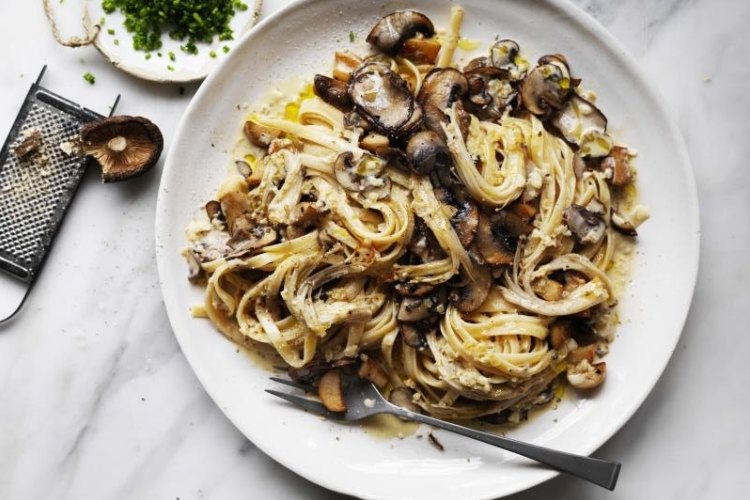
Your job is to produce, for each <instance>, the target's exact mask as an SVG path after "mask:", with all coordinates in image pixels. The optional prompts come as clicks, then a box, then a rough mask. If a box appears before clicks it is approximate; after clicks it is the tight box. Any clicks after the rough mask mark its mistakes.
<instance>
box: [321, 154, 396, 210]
mask: <svg viewBox="0 0 750 500" xmlns="http://www.w3.org/2000/svg"><path fill="white" fill-rule="evenodd" d="M353 158H354V155H353V154H352V153H351V152H349V151H345V152H343V153H341V154H340V155H338V157H336V161H335V162H334V164H333V173H334V175H335V177H336V180H337V181H338V182H339V184H341V186H342V187H343V188H344V189H346V190H348V191H353V192H356V193H362V194H363V195H365V196H367V197H375V198H376V199H378V200H381V199H383V198H386V197H387V196H389V195H390V192H391V180H390V179H389V178H388V176H386V175H382V174H383V170H384V169H385V167H386V162H385V161H383V160H382V159H380V158H378V157H376V156H372V155H369V154H364V155H362V158H360V160H359V161H358V162H357V163H356V164H355V163H354V162H353Z"/></svg>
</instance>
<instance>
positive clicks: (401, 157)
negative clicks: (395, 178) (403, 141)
mask: <svg viewBox="0 0 750 500" xmlns="http://www.w3.org/2000/svg"><path fill="white" fill-rule="evenodd" d="M375 156H377V157H378V158H380V159H382V160H385V163H386V164H387V165H388V166H390V167H396V168H398V169H400V170H403V171H405V172H408V171H409V170H411V169H412V167H411V164H410V163H409V158H407V156H406V153H404V151H403V150H402V149H400V148H392V147H390V146H385V147H381V148H377V149H376V150H375Z"/></svg>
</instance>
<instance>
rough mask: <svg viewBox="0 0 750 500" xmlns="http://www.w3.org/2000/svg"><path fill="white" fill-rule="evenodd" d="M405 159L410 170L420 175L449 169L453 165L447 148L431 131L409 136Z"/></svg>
mask: <svg viewBox="0 0 750 500" xmlns="http://www.w3.org/2000/svg"><path fill="white" fill-rule="evenodd" d="M406 157H407V159H408V161H409V164H410V165H411V166H412V168H413V169H414V170H415V171H416V172H418V173H420V174H429V173H430V172H432V171H433V170H439V169H449V168H450V167H451V166H452V165H453V158H452V157H451V152H450V150H449V149H448V146H446V145H445V143H444V142H443V140H442V139H441V138H440V136H439V135H438V134H436V133H435V132H433V131H432V130H423V131H421V132H417V133H416V134H414V135H412V136H411V138H410V139H409V142H408V143H407V144H406Z"/></svg>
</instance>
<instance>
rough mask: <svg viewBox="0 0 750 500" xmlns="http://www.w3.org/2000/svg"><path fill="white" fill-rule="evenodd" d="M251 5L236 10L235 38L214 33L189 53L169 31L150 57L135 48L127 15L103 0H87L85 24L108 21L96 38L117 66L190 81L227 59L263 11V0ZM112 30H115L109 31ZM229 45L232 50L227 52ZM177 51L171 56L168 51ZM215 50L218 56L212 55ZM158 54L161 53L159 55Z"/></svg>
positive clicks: (173, 80) (148, 77)
mask: <svg viewBox="0 0 750 500" xmlns="http://www.w3.org/2000/svg"><path fill="white" fill-rule="evenodd" d="M245 3H246V4H247V6H248V8H247V10H244V11H237V12H235V15H234V17H233V18H232V20H231V21H230V23H229V26H230V27H231V28H232V31H233V33H234V40H226V41H220V40H219V39H218V37H214V40H213V42H211V43H205V42H198V43H196V46H197V47H198V53H197V54H187V53H185V52H183V51H182V50H181V49H180V45H184V44H185V42H186V40H182V41H180V40H172V39H171V38H169V36H168V35H166V34H164V35H162V37H161V40H162V44H163V46H162V48H161V49H159V50H158V51H153V52H151V55H150V57H149V58H148V59H147V58H146V57H147V56H146V52H144V51H142V50H135V49H134V48H133V35H132V34H131V33H128V32H127V31H126V30H125V26H124V25H123V22H124V21H125V15H124V14H123V13H122V12H120V10H116V11H114V12H112V13H111V14H107V13H105V12H104V10H103V9H102V2H101V0H86V5H85V11H84V26H87V27H89V28H87V29H91V28H90V27H91V26H93V25H94V24H97V23H99V20H100V19H102V18H104V20H105V22H104V25H103V26H102V28H101V31H100V32H99V35H98V36H97V37H96V40H94V45H95V46H96V48H97V49H98V50H99V52H101V53H102V54H103V55H104V57H106V58H107V59H109V61H110V62H111V63H112V64H114V65H115V66H116V67H117V68H119V69H121V70H123V71H125V72H126V73H130V74H131V75H133V76H136V77H138V78H142V79H144V80H152V81H156V82H165V83H166V82H168V83H177V82H191V81H196V80H202V79H204V78H205V77H206V75H208V73H209V72H210V71H211V70H212V69H213V68H214V67H215V66H216V65H217V64H218V63H219V62H220V61H222V60H223V59H226V58H227V57H228V56H229V55H228V54H229V52H231V51H232V50H233V49H234V47H235V46H237V43H238V42H239V40H240V39H241V37H242V35H243V34H244V33H245V32H246V31H247V30H249V29H250V28H251V27H252V26H253V25H254V24H255V22H256V20H257V18H258V15H259V13H260V6H261V0H246V1H245ZM109 30H114V33H110V32H109ZM224 47H228V49H229V52H225V51H224V50H225V49H224ZM170 52H171V53H173V54H174V56H175V57H174V60H171V59H170V57H169V53H170ZM212 52H213V54H214V56H215V57H212V56H211V53H212ZM157 54H161V57H159V56H158V55H157Z"/></svg>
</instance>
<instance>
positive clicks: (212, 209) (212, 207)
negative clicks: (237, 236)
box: [205, 200, 226, 222]
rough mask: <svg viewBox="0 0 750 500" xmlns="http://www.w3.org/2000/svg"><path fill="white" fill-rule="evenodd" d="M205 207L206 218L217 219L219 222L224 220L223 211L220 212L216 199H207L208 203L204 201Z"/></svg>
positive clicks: (219, 204) (219, 205)
mask: <svg viewBox="0 0 750 500" xmlns="http://www.w3.org/2000/svg"><path fill="white" fill-rule="evenodd" d="M205 209H206V215H207V216H208V220H210V221H213V220H218V221H220V222H224V221H225V220H226V219H225V218H224V212H222V210H221V203H219V202H218V201H216V200H211V201H209V202H208V203H206V206H205Z"/></svg>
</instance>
